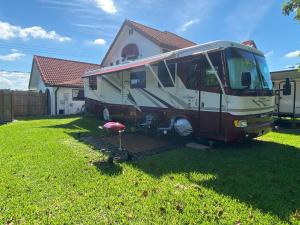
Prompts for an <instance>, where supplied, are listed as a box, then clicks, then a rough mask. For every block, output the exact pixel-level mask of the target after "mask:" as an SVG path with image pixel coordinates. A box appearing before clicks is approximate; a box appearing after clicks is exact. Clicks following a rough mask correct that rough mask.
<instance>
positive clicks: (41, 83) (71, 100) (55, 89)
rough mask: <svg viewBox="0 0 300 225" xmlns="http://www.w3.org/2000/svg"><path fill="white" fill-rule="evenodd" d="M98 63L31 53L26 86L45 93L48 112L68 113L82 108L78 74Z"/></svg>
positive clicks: (81, 82) (82, 98) (81, 90)
mask: <svg viewBox="0 0 300 225" xmlns="http://www.w3.org/2000/svg"><path fill="white" fill-rule="evenodd" d="M99 67H100V65H97V64H91V63H85V62H77V61H71V60H64V59H57V58H49V57H44V56H34V57H33V62H32V68H31V73H30V80H29V87H28V88H29V90H33V91H40V92H43V93H47V94H48V113H49V115H50V114H51V115H58V114H60V115H64V114H65V115H68V114H76V113H79V112H81V111H82V109H83V105H84V103H85V102H84V91H83V80H82V78H81V77H82V75H83V74H84V73H85V72H87V71H89V70H93V69H97V68H99Z"/></svg>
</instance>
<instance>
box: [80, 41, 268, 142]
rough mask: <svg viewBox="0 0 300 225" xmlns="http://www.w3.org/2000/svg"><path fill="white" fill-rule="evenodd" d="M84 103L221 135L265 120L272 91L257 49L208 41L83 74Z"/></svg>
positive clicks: (226, 137)
mask: <svg viewBox="0 0 300 225" xmlns="http://www.w3.org/2000/svg"><path fill="white" fill-rule="evenodd" d="M84 84H85V97H86V109H87V110H88V111H90V112H94V113H97V114H98V115H99V114H100V113H102V112H103V114H104V116H105V118H109V117H111V116H113V115H119V116H120V115H121V116H123V117H124V118H127V119H135V120H137V121H139V120H140V121H141V122H140V123H139V125H140V126H144V127H147V128H152V129H153V128H154V129H156V130H157V131H159V132H161V133H163V134H165V133H169V132H173V131H175V133H177V134H178V135H180V136H188V135H195V136H198V137H202V138H207V139H212V140H220V141H225V142H233V141H239V140H242V139H245V138H254V137H257V136H260V135H263V134H265V133H267V132H269V131H270V130H272V127H273V119H272V114H273V110H274V92H273V86H272V81H271V77H270V73H269V70H268V66H267V63H266V60H265V57H264V55H263V53H262V52H261V51H259V50H257V49H256V48H253V47H249V46H245V45H242V44H238V43H234V42H229V41H215V42H210V43H206V44H202V45H197V46H193V47H189V48H185V49H180V50H176V51H173V52H168V53H164V54H161V55H156V56H153V57H149V58H144V59H140V60H136V61H133V62H129V63H126V64H122V65H118V66H112V67H104V68H101V69H99V70H95V71H90V72H88V73H86V74H85V76H84Z"/></svg>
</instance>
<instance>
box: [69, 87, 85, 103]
mask: <svg viewBox="0 0 300 225" xmlns="http://www.w3.org/2000/svg"><path fill="white" fill-rule="evenodd" d="M72 99H73V101H84V92H83V89H73V90H72Z"/></svg>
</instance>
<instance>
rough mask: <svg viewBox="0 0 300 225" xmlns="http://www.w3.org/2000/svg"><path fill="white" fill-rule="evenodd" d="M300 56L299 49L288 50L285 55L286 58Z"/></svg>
mask: <svg viewBox="0 0 300 225" xmlns="http://www.w3.org/2000/svg"><path fill="white" fill-rule="evenodd" d="M299 56H300V51H299V50H297V51H294V52H289V53H288V54H286V55H285V57H286V58H296V57H299Z"/></svg>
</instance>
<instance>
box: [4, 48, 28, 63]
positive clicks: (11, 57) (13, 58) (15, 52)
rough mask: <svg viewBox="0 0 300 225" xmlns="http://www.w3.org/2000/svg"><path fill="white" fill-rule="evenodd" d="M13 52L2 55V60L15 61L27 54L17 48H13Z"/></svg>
mask: <svg viewBox="0 0 300 225" xmlns="http://www.w3.org/2000/svg"><path fill="white" fill-rule="evenodd" d="M11 52H12V53H10V54H7V55H0V61H8V62H13V61H17V60H19V59H21V58H23V57H24V56H26V55H25V54H23V53H22V52H19V51H18V50H17V49H12V50H11Z"/></svg>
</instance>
